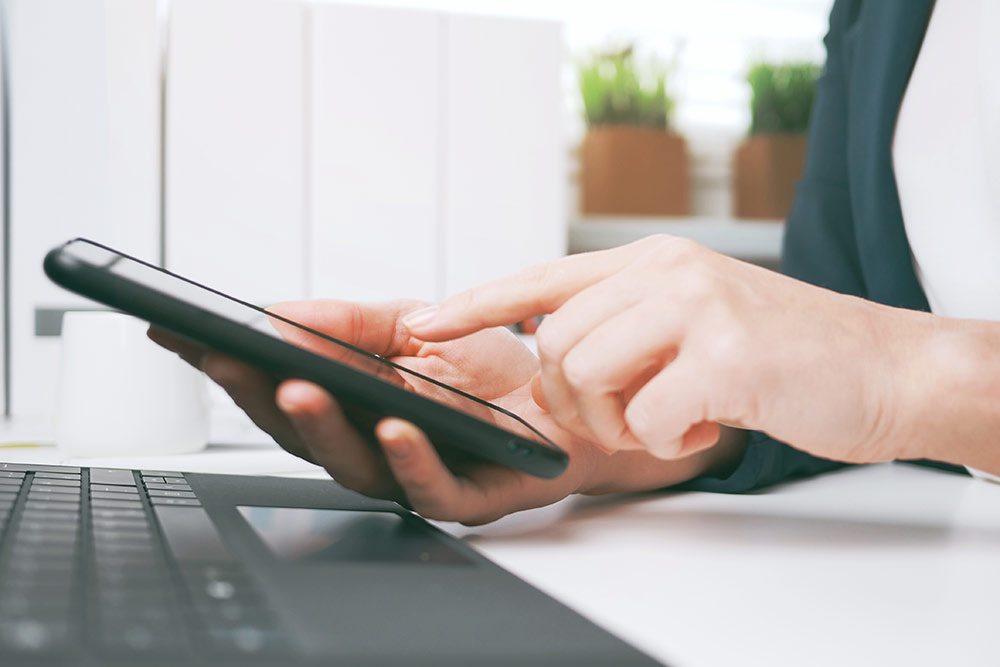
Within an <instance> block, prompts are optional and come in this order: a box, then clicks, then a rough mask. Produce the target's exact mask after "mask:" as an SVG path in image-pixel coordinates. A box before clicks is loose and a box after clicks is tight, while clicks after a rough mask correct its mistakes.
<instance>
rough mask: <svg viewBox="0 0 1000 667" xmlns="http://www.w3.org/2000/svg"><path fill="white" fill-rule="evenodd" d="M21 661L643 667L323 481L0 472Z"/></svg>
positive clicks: (481, 566) (0, 659) (460, 548)
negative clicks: (606, 666) (608, 666)
mask: <svg viewBox="0 0 1000 667" xmlns="http://www.w3.org/2000/svg"><path fill="white" fill-rule="evenodd" d="M566 556H567V558H571V557H572V554H571V553H570V552H567V554H566ZM20 664H25V665H35V664H58V665H115V664H123V665H124V664H129V665H135V664H140V665H171V666H173V667H189V666H194V665H218V664H234V665H236V664H239V665H258V664H260V665H265V664H266V665H296V664H306V665H308V664H323V665H332V664H336V665H341V664H343V665H651V664H657V663H656V662H655V661H654V660H652V659H651V658H649V657H648V656H646V655H644V654H642V653H640V652H639V651H637V650H636V649H634V648H632V647H630V646H629V645H627V644H625V643H624V642H622V641H621V640H619V639H617V638H616V637H614V636H612V635H610V634H608V633H607V632H606V631H604V630H602V629H600V628H598V627H597V626H595V625H594V624H593V623H591V622H589V621H587V620H586V619H584V618H583V617H581V616H580V615H578V614H576V613H575V612H573V611H571V610H570V609H568V608H566V607H565V606H563V605H561V604H560V603H558V602H556V601H555V600H553V599H552V598H549V597H548V596H546V595H544V594H543V593H541V592H540V591H538V590H537V589H535V588H532V587H531V586H529V585H528V584H526V583H525V582H523V581H521V580H520V579H518V578H517V577H515V576H513V575H511V574H510V573H508V572H506V571H504V570H502V569H501V568H499V567H497V566H496V565H494V564H493V563H491V562H490V561H488V560H486V559H485V558H483V557H482V556H480V555H479V554H477V553H476V552H475V551H473V550H472V549H471V548H469V547H468V546H466V545H465V544H463V543H462V542H460V541H458V540H455V539H454V538H452V537H450V536H448V535H446V534H444V533H442V532H441V531H439V530H437V529H436V528H434V527H433V526H431V525H430V524H428V523H426V522H425V521H423V520H422V519H420V518H419V517H417V516H416V515H414V514H412V513H410V512H408V511H406V510H405V509H403V508H401V507H400V506H398V505H396V504H393V503H388V502H382V501H376V500H372V499H369V498H365V497H363V496H360V495H357V494H355V493H352V492H350V491H347V490H345V489H343V488H341V487H339V486H338V485H337V484H336V483H334V482H333V481H320V480H289V479H279V478H268V477H245V476H235V475H206V474H194V473H183V474H182V473H179V472H171V471H165V470H120V469H106V468H103V469H101V468H75V467H65V466H47V465H31V464H13V463H0V665H3V666H4V667H8V666H13V665H20Z"/></svg>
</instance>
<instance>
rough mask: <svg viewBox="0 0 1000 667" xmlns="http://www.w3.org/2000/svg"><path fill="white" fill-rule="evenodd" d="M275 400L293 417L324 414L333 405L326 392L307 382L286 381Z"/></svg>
mask: <svg viewBox="0 0 1000 667" xmlns="http://www.w3.org/2000/svg"><path fill="white" fill-rule="evenodd" d="M274 398H275V402H276V403H277V404H278V407H279V408H281V410H282V411H283V412H285V413H286V414H288V415H289V416H292V417H301V416H305V415H310V414H316V413H319V412H322V411H323V410H325V409H326V408H328V407H329V406H330V403H331V401H330V397H329V394H327V393H326V391H324V390H323V389H322V388H321V387H319V386H317V385H315V384H313V383H312V382H306V381H305V380H285V381H284V382H282V383H281V384H280V385H279V386H278V390H277V391H276V392H275V396H274Z"/></svg>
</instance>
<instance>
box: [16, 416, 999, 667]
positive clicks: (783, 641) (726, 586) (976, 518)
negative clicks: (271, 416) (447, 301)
mask: <svg viewBox="0 0 1000 667" xmlns="http://www.w3.org/2000/svg"><path fill="white" fill-rule="evenodd" d="M2 439H3V438H2V434H0V440H2ZM0 459H3V460H8V461H32V462H46V463H50V462H54V461H60V460H61V458H60V456H59V454H58V452H57V451H56V450H54V449H52V448H50V447H39V448H32V449H0ZM81 463H83V464H84V465H109V466H110V465H120V466H127V467H145V468H150V467H152V468H167V469H178V468H180V469H183V470H192V471H194V470H198V471H212V472H241V473H267V472H277V473H280V474H289V475H295V476H317V475H320V474H321V471H318V470H317V469H315V468H312V467H311V466H309V465H308V464H305V463H301V462H299V461H298V460H297V459H294V458H292V457H290V456H289V455H286V454H284V453H282V452H279V451H276V450H274V449H273V448H269V447H261V446H260V445H255V446H248V447H212V448H210V449H209V450H208V451H207V452H206V453H204V454H200V455H194V456H187V457H178V458H175V459H166V458H163V457H158V458H155V459H146V458H136V459H132V460H107V459H103V460H93V461H90V462H88V461H81ZM442 527H443V528H444V529H445V530H448V531H449V532H451V533H453V534H455V535H458V536H460V537H463V538H464V539H466V540H468V541H469V542H470V543H471V544H473V545H475V546H476V548H478V549H479V550H480V551H481V552H482V553H484V554H485V555H486V556H488V557H489V558H491V559H493V560H494V561H496V562H497V563H499V564H500V565H502V566H504V567H506V568H507V569H509V570H510V571H512V572H514V573H515V574H517V575H519V576H521V577H522V578H524V579H526V580H527V581H529V582H531V583H532V584H534V585H535V586H537V587H538V588H540V589H542V590H543V591H545V592H547V593H549V594H550V595H552V596H553V597H555V598H557V599H559V600H561V601H563V602H564V603H566V604H567V605H569V606H570V607H572V608H574V609H576V610H578V611H580V612H581V613H583V614H584V615H586V616H588V617H590V618H591V619H593V620H594V621H596V622H597V623H598V624H600V625H602V626H604V627H606V628H608V629H609V630H611V631H612V632H615V633H617V634H618V635H620V636H621V637H623V638H625V639H626V640H628V641H630V642H632V643H633V644H635V645H636V646H638V647H640V648H642V649H644V650H645V651H647V652H648V653H650V654H652V655H653V656H655V657H657V658H659V659H661V660H663V661H665V662H669V663H671V664H675V665H682V666H692V667H697V666H700V665H732V664H740V665H769V666H773V665H796V666H798V665H838V666H839V665H848V664H849V665H889V664H892V665H896V664H898V665H935V666H937V665H945V664H962V665H997V664H1000V632H998V626H997V618H998V616H1000V485H994V484H989V483H986V482H980V481H976V480H972V479H970V478H965V477H961V476H958V475H950V474H947V473H941V472H937V471H934V470H928V469H921V468H916V467H913V466H906V465H899V464H887V465H879V466H871V467H866V468H858V469H850V470H845V471H842V472H839V473H834V474H831V475H827V476H825V477H821V478H817V479H813V480H806V481H802V482H797V483H792V484H787V485H784V486H781V487H779V488H777V489H774V490H772V491H769V492H766V493H761V494H752V495H743V496H726V495H715V494H704V493H687V494H669V493H661V494H648V495H644V496H619V497H603V498H583V497H577V498H569V499H566V500H564V501H562V502H560V503H558V504H556V505H553V506H551V507H548V508H541V509H538V510H532V511H529V512H523V513H521V514H517V515H513V516H510V517H506V518H505V519H502V520H500V521H498V522H496V523H494V524H491V525H488V526H483V527H479V528H464V527H462V526H455V525H451V524H445V525H442Z"/></svg>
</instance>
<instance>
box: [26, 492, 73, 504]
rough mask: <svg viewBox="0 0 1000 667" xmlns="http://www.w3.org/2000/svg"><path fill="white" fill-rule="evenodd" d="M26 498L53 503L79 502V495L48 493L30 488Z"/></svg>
mask: <svg viewBox="0 0 1000 667" xmlns="http://www.w3.org/2000/svg"><path fill="white" fill-rule="evenodd" d="M28 500H29V501H30V500H45V501H48V502H53V503H73V504H75V505H79V504H80V496H79V495H77V494H75V493H73V494H70V493H49V492H48V491H44V490H36V489H32V490H31V493H29V494H28Z"/></svg>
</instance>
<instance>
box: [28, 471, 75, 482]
mask: <svg viewBox="0 0 1000 667" xmlns="http://www.w3.org/2000/svg"><path fill="white" fill-rule="evenodd" d="M35 479H75V480H77V481H80V473H68V472H36V473H35Z"/></svg>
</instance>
